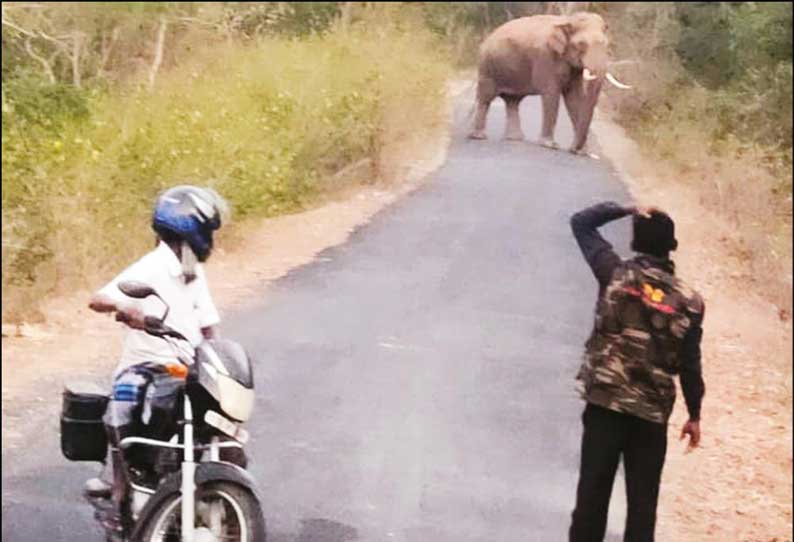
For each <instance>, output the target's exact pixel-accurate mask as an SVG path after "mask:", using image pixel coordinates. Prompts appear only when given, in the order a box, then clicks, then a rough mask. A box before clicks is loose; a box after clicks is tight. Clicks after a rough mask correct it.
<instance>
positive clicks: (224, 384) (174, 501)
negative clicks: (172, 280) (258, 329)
mask: <svg viewBox="0 0 794 542" xmlns="http://www.w3.org/2000/svg"><path fill="white" fill-rule="evenodd" d="M119 289H120V290H121V291H122V292H123V293H124V294H125V295H127V296H129V297H132V298H137V299H144V298H147V297H149V296H155V297H157V298H159V299H160V301H162V302H163V304H164V305H165V314H164V315H163V316H162V317H161V318H157V317H152V316H147V317H145V319H144V331H145V332H146V333H148V334H149V335H152V336H154V337H158V338H161V339H163V340H165V341H167V342H168V343H169V344H170V345H171V346H172V348H173V350H174V354H175V355H174V357H175V359H176V362H175V363H173V364H170V365H168V366H166V368H165V369H166V370H167V371H168V374H169V375H171V376H172V377H174V378H171V379H169V380H170V381H171V382H177V384H176V385H175V389H173V390H167V393H163V394H160V396H159V399H158V396H157V393H156V390H155V393H154V394H153V396H152V397H153V398H151V401H150V402H149V404H148V405H147V406H146V407H144V408H145V409H146V408H148V410H149V424H148V426H149V428H150V431H149V433H146V432H144V435H143V436H141V435H139V434H137V432H136V434H135V435H134V436H127V437H125V438H122V439H121V440H120V441H119V443H118V446H119V448H120V449H121V451H122V452H123V453H124V457H125V460H124V461H123V462H122V464H123V465H124V468H125V471H126V475H127V476H126V477H127V480H128V485H129V490H128V491H127V501H126V502H127V504H126V506H124V507H123V510H124V512H123V515H124V516H125V517H123V518H122V524H123V525H125V526H128V527H126V528H124V529H122V531H121V532H119V531H118V529H117V528H113V527H110V526H108V523H107V521H106V520H107V517H108V515H109V514H110V513H112V511H113V510H114V504H113V503H112V500H111V496H110V495H109V494H107V492H105V493H104V494H92V493H91V492H86V494H85V497H86V499H87V500H88V501H89V502H90V503H91V505H92V506H93V507H94V510H95V512H94V515H95V518H96V519H97V520H99V521H100V523H101V524H102V525H103V527H105V534H106V540H107V541H108V542H111V541H112V542H172V541H173V542H176V541H182V542H221V541H224V542H225V541H236V542H264V540H265V520H264V517H263V514H262V509H261V505H260V499H259V497H258V494H257V490H256V484H255V482H254V479H253V478H252V477H251V475H250V474H249V473H248V471H247V470H245V466H246V463H247V462H246V460H245V455H244V452H243V445H244V444H245V443H246V442H247V440H248V432H247V431H246V430H245V429H244V428H243V427H242V424H243V423H244V422H246V421H247V420H248V419H249V418H250V415H251V411H252V410H253V406H254V386H253V375H252V371H251V363H250V360H249V359H248V356H247V355H246V352H245V350H244V349H243V348H242V347H241V346H240V345H239V344H237V343H235V342H232V341H228V340H205V341H204V342H202V343H201V344H200V345H199V346H197V347H196V348H193V347H191V346H190V343H189V342H188V340H187V339H186V338H185V337H184V336H183V335H182V334H180V333H179V332H178V331H176V330H174V329H172V328H171V327H169V326H167V325H166V324H165V323H164V322H165V318H166V316H167V315H168V311H169V307H168V304H167V303H166V302H165V301H164V300H163V299H162V297H160V295H159V294H158V293H157V292H156V291H154V289H152V288H151V287H149V286H147V285H145V284H142V283H139V282H134V281H127V282H122V283H120V284H119ZM116 319H117V320H119V321H124V318H123V316H121V314H120V313H117V315H116ZM109 399H110V397H109V395H108V394H106V393H102V392H101V391H100V390H97V389H88V388H86V387H85V385H81V384H67V386H66V389H65V390H64V395H63V412H62V415H61V449H62V452H63V454H64V456H65V457H66V458H67V459H69V460H72V461H100V462H102V463H103V464H104V463H105V460H106V455H107V449H108V437H107V434H106V432H105V426H104V423H103V421H102V417H103V415H104V413H105V410H106V409H107V405H108V403H109ZM149 399H150V397H149V396H148V395H147V400H149ZM158 437H159V438H158ZM169 437H170V438H169ZM235 452H236V453H235ZM117 453H118V452H117ZM180 455H181V458H180V457H179V456H180ZM226 455H228V456H229V457H230V458H228V459H227V458H225V457H224V456H226Z"/></svg>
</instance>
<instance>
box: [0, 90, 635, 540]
mask: <svg viewBox="0 0 794 542" xmlns="http://www.w3.org/2000/svg"><path fill="white" fill-rule="evenodd" d="M470 100H471V95H470V93H469V94H468V95H465V96H463V97H462V98H461V99H460V100H459V104H458V107H457V110H456V115H455V126H454V134H453V142H452V144H451V147H450V150H449V156H448V159H447V162H446V164H445V165H444V166H443V167H442V168H441V169H439V170H438V171H437V172H435V173H434V174H433V175H432V178H431V179H430V180H429V181H428V182H427V183H426V184H425V185H424V186H423V187H422V188H420V189H419V190H417V191H416V192H414V193H412V194H411V195H409V196H407V197H405V198H404V199H402V200H400V201H399V202H397V203H396V204H394V205H392V206H391V207H389V208H387V209H385V210H384V211H382V212H381V213H379V214H378V215H376V216H375V217H374V219H373V220H372V221H371V222H370V223H369V224H367V225H365V226H363V227H361V228H359V229H358V230H357V231H355V232H354V233H353V235H352V236H351V238H350V239H349V241H348V242H347V243H345V244H344V245H341V246H339V247H335V248H332V249H328V250H326V251H324V252H323V253H321V254H320V256H319V257H318V258H317V259H316V260H315V261H314V262H312V263H310V264H308V265H306V266H303V267H301V268H299V269H297V270H294V271H293V272H291V273H290V274H289V275H288V276H287V277H285V278H283V279H281V280H279V281H278V282H277V283H276V284H274V285H272V286H271V288H270V289H269V290H268V293H267V295H266V296H265V297H264V299H263V301H262V302H261V304H260V305H259V306H256V307H254V308H251V309H249V310H247V311H246V312H244V313H238V314H232V315H228V316H227V318H226V321H225V323H224V326H223V327H224V333H225V334H226V335H227V336H229V337H234V338H235V339H237V340H239V341H241V342H242V343H243V344H244V345H245V346H246V347H247V348H248V349H249V351H250V352H251V353H252V354H253V357H254V358H255V361H256V368H255V370H256V378H257V382H256V383H257V386H258V402H257V405H256V406H257V409H256V412H255V414H254V418H253V420H252V422H251V424H250V431H251V434H252V440H251V443H250V445H249V454H250V455H251V457H252V461H251V466H250V468H251V471H252V473H253V475H254V476H255V477H256V479H257V480H258V482H259V485H260V489H261V491H262V494H263V496H264V507H265V514H266V517H267V519H268V527H269V529H268V530H269V533H270V540H272V541H274V542H292V541H299V542H344V541H348V540H362V541H373V542H376V541H377V542H380V541H392V540H393V541H410V542H444V541H453V540H454V541H456V542H466V541H472V542H473V541H489V542H491V541H499V542H511V541H530V542H531V541H538V542H541V541H543V542H547V541H556V540H559V541H562V540H566V536H567V535H566V533H567V528H568V524H569V520H570V513H571V509H572V507H573V503H574V495H575V489H576V478H577V469H578V457H579V438H580V434H581V422H580V413H581V409H582V403H581V402H580V400H579V399H578V397H577V396H576V395H575V393H574V389H573V378H574V375H575V372H576V369H577V367H578V364H579V360H580V355H581V351H582V345H583V342H584V340H585V338H586V336H587V334H588V332H589V329H590V326H591V323H592V312H593V306H594V302H595V296H596V283H595V280H594V279H593V278H592V276H591V275H590V272H589V270H588V268H587V267H586V264H585V262H584V261H583V259H582V258H581V256H580V254H579V251H578V248H577V246H576V244H575V242H574V240H573V238H572V236H571V234H570V228H569V226H568V219H569V217H570V215H571V214H572V213H573V212H575V211H576V210H578V209H580V208H582V207H584V206H586V205H589V204H591V203H595V202H597V201H600V200H605V199H614V200H617V201H627V200H628V195H627V193H626V192H625V190H624V188H623V186H622V184H621V183H620V181H619V179H617V177H616V175H615V173H614V172H613V171H612V170H611V169H610V167H609V165H608V164H606V163H605V162H603V161H595V160H591V159H587V158H582V157H576V156H572V155H570V154H568V153H565V152H555V151H550V150H547V149H544V148H540V147H537V146H535V145H533V144H531V143H529V142H520V143H515V142H503V141H501V134H502V130H503V126H504V107H503V105H502V103H501V102H500V101H497V102H495V103H494V105H493V106H492V109H491V114H490V117H489V136H490V139H488V140H486V141H468V140H466V139H465V131H466V127H467V125H468V119H467V114H468V111H469V108H470V104H471V101H470ZM522 119H523V123H524V130H525V133H526V134H527V136H528V138H529V139H532V138H535V137H537V134H538V132H539V120H540V119H539V100H538V99H537V98H534V97H532V98H528V99H526V100H525V101H524V103H523V104H522ZM557 139H558V141H559V142H560V143H561V144H562V145H563V146H566V145H567V143H569V141H570V140H571V130H570V122H569V120H568V118H567V116H565V114H564V113H563V112H561V115H560V121H559V123H558V128H557ZM605 231H606V233H607V235H608V236H609V237H610V238H611V239H612V240H613V241H614V242H615V245H616V248H618V250H623V249H625V247H626V246H627V237H628V226H627V224H625V223H617V224H614V225H610V226H609V227H607V228H606V229H605ZM50 391H51V392H52V393H51V394H52V396H53V400H55V401H57V400H59V399H58V397H59V396H58V394H59V390H50ZM4 414H5V413H4ZM24 423H25V422H24V416H22V415H20V424H21V427H20V431H27V432H29V433H30V434H31V437H30V439H29V443H30V444H29V446H27V447H19V448H17V449H14V450H5V449H4V450H3V471H2V480H3V503H2V511H3V520H2V536H3V540H8V541H11V542H40V541H53V542H54V541H59V540H63V541H67V540H68V541H74V540H80V541H90V540H97V541H98V540H100V539H101V535H100V532H99V530H98V529H97V528H96V527H95V526H94V525H93V522H92V517H91V511H90V509H89V508H90V507H89V506H88V505H87V504H84V503H83V502H82V500H81V498H80V496H79V493H80V488H81V484H82V481H83V480H84V479H85V478H87V477H89V476H91V475H93V474H94V472H95V467H94V465H93V464H70V463H69V462H67V461H66V460H64V459H62V458H61V456H60V453H59V449H58V433H57V419H52V420H48V421H47V422H45V423H43V424H42V426H40V427H29V426H28V427H26V426H25V425H24ZM623 503H624V500H623V488H622V481H621V480H620V479H619V480H618V481H617V482H616V487H615V498H614V499H613V505H612V510H611V515H610V533H611V534H610V536H609V537H608V540H619V537H617V535H616V533H620V532H621V531H622V518H623V513H624V510H623V508H624V504H623Z"/></svg>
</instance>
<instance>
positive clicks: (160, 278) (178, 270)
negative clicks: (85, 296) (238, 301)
mask: <svg viewBox="0 0 794 542" xmlns="http://www.w3.org/2000/svg"><path fill="white" fill-rule="evenodd" d="M195 272H196V278H195V279H194V280H193V281H192V282H190V283H189V284H185V279H184V277H183V275H182V264H181V262H180V261H179V259H178V258H177V257H176V254H174V251H173V250H171V248H170V247H169V246H168V245H167V244H165V243H164V242H162V241H161V242H160V244H159V245H158V246H157V248H156V249H154V250H153V251H151V252H149V253H148V254H146V255H145V256H143V257H142V258H141V259H140V260H138V261H137V262H135V263H134V264H132V265H131V266H129V267H128V268H127V269H125V270H124V271H122V272H121V273H120V274H119V275H118V276H117V277H116V278H114V279H113V280H111V281H110V282H109V283H108V284H107V285H106V286H105V287H103V288H102V289H101V290H100V291H99V293H101V294H104V295H106V296H108V297H110V298H111V299H113V300H115V301H117V302H120V303H126V304H128V305H129V304H132V305H133V306H137V307H138V308H139V309H140V310H142V311H143V313H144V314H145V315H147V316H156V317H158V318H161V317H162V315H163V313H164V312H165V306H164V305H163V303H162V302H161V301H160V300H159V299H157V297H155V296H149V297H147V298H146V299H134V298H131V297H128V296H126V295H124V294H123V293H122V292H121V290H119V288H118V283H119V282H123V281H126V280H135V281H139V282H143V283H144V284H146V285H148V286H151V287H152V288H154V290H155V291H156V292H157V293H158V294H159V295H160V297H162V298H163V300H164V301H165V302H166V303H168V305H169V307H170V311H169V312H168V316H167V317H166V319H165V324H166V325H168V326H170V327H172V328H174V329H175V330H177V331H179V332H180V333H181V334H182V335H184V336H185V337H186V338H187V339H188V340H189V341H190V343H191V344H192V345H193V346H198V344H199V343H200V342H201V341H202V339H203V336H202V333H201V328H204V327H209V326H213V325H215V324H217V323H218V322H220V316H219V315H218V310H217V309H216V308H215V304H214V303H213V302H212V298H211V297H210V291H209V287H208V285H207V278H206V275H205V274H204V268H203V267H202V266H201V264H196V266H195ZM127 329H128V331H127V336H126V337H125V340H124V348H123V351H122V354H121V360H120V361H119V364H118V366H117V367H116V371H115V374H118V373H119V372H120V371H122V370H123V369H125V368H127V367H129V366H130V365H135V364H137V363H143V362H147V361H150V362H154V363H161V364H165V363H173V362H174V361H176V359H175V353H174V348H173V347H172V346H171V345H170V344H169V343H168V342H166V341H165V340H163V339H161V338H158V337H153V336H151V335H149V334H147V333H146V332H145V331H140V330H137V329H132V328H127Z"/></svg>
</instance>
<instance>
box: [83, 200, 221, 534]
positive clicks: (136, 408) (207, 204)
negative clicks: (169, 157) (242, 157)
mask: <svg viewBox="0 0 794 542" xmlns="http://www.w3.org/2000/svg"><path fill="white" fill-rule="evenodd" d="M227 209H228V206H227V204H226V202H225V201H224V199H223V198H221V197H220V196H219V195H218V194H217V192H215V191H214V190H212V189H211V188H199V187H196V186H191V185H180V186H176V187H173V188H171V189H169V190H166V191H165V192H163V193H162V194H160V196H159V197H158V198H157V200H156V202H155V206H154V212H153V216H152V228H153V229H154V231H155V233H156V234H157V239H158V243H157V246H156V248H155V249H154V250H152V251H151V252H149V253H148V254H146V255H144V256H143V257H142V258H141V259H139V260H138V261H137V262H135V263H133V264H132V265H131V266H129V267H128V268H127V269H125V270H124V271H122V272H121V273H120V274H119V275H118V276H116V277H115V278H114V279H113V280H111V281H110V282H109V283H108V284H107V285H105V286H104V287H103V288H102V289H100V290H99V291H98V292H96V293H95V294H94V295H93V297H92V298H91V301H90V303H89V307H90V308H91V309H92V310H94V311H97V312H115V313H116V314H117V316H116V318H117V319H118V320H120V321H123V322H125V323H126V324H127V325H128V326H129V327H130V328H131V329H129V330H128V332H127V334H126V338H125V341H124V347H123V351H122V355H121V360H120V361H119V364H118V365H117V367H116V370H115V372H114V375H113V377H114V383H113V391H112V396H111V399H110V401H109V403H108V408H107V411H106V413H105V416H104V423H105V426H106V430H107V434H108V440H109V442H110V450H111V452H110V454H111V460H112V465H113V485H112V486H110V485H109V484H107V483H106V482H104V481H102V480H100V479H98V478H93V479H91V480H88V481H87V482H86V485H85V491H86V493H87V494H89V495H93V496H104V497H110V496H111V493H112V497H113V505H114V513H113V516H112V517H111V518H108V521H109V522H110V524H111V526H112V527H113V528H114V529H116V530H117V531H121V530H123V529H124V526H123V525H122V518H124V517H128V514H125V513H123V512H124V507H126V506H128V503H127V495H128V488H129V481H128V479H127V469H126V466H125V457H124V456H123V454H122V453H121V451H120V449H119V443H120V441H121V440H122V439H123V438H125V437H128V436H130V435H131V434H133V433H134V432H135V430H136V427H139V425H138V424H139V423H141V422H142V423H144V424H145V423H147V419H146V418H147V416H150V415H151V414H150V413H147V412H146V408H145V407H144V403H145V401H144V398H145V396H146V394H147V393H148V394H151V393H152V390H153V389H155V386H158V385H159V384H160V383H161V382H164V381H165V380H167V379H173V378H174V377H172V376H170V375H169V373H168V371H167V370H166V366H167V365H168V364H173V363H174V362H175V361H176V360H175V354H174V350H173V349H172V348H171V346H169V344H168V343H167V342H165V341H163V340H161V339H159V338H157V337H153V336H150V335H148V334H147V333H146V332H145V331H143V329H144V316H146V315H151V316H157V317H158V318H159V317H160V316H161V315H162V313H163V310H164V307H163V305H162V302H161V301H160V300H158V299H157V298H156V297H153V296H152V297H148V298H146V299H133V298H130V297H128V296H126V295H124V294H123V293H122V292H121V290H119V288H118V284H119V283H120V282H123V281H139V282H142V283H144V284H146V285H148V286H151V287H152V288H154V290H155V291H156V292H157V293H158V294H159V295H160V296H161V297H162V298H163V300H164V301H165V302H166V303H167V304H168V306H169V307H170V311H169V312H168V315H167V317H166V319H165V324H166V325H167V326H170V327H172V328H174V329H176V330H177V331H179V332H180V333H182V335H184V336H185V337H186V338H187V339H188V340H189V341H190V343H191V344H192V345H193V346H197V345H198V344H199V343H201V341H202V340H204V339H212V338H215V337H216V335H217V333H216V326H217V324H218V323H219V322H220V317H219V315H218V311H217V309H216V308H215V304H214V303H213V301H212V297H211V295H210V291H209V287H208V285H207V279H206V276H205V274H204V269H203V268H202V265H201V262H205V261H206V260H207V258H208V257H209V255H210V253H211V252H212V247H213V232H214V231H215V230H217V229H218V228H220V226H221V222H222V217H223V216H224V215H226V213H227Z"/></svg>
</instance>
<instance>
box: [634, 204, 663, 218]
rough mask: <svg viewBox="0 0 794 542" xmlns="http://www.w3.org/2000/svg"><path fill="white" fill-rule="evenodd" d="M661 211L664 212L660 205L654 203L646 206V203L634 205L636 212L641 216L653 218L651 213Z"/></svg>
mask: <svg viewBox="0 0 794 542" xmlns="http://www.w3.org/2000/svg"><path fill="white" fill-rule="evenodd" d="M654 212H656V213H661V212H664V211H662V210H661V209H659V208H658V207H654V206H653V205H649V206H645V205H638V206H636V207H634V214H635V215H638V216H641V217H643V218H651V213H654Z"/></svg>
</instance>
